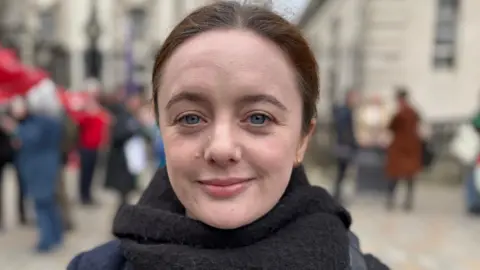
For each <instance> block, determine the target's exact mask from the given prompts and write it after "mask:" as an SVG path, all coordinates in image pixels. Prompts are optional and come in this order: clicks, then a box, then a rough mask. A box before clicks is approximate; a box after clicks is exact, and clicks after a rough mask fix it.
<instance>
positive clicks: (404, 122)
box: [386, 88, 422, 210]
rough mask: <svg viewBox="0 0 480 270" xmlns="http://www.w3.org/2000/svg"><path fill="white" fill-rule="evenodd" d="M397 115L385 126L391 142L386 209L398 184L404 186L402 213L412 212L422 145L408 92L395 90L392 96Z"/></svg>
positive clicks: (417, 120) (420, 164) (418, 119)
mask: <svg viewBox="0 0 480 270" xmlns="http://www.w3.org/2000/svg"><path fill="white" fill-rule="evenodd" d="M396 99H397V106H398V111H397V113H396V114H395V115H394V116H393V118H392V120H391V121H390V124H389V126H388V128H389V130H390V132H391V134H392V137H393V138H392V142H391V144H390V146H389V147H388V152H387V165H386V170H387V175H388V177H389V179H390V180H389V183H388V196H387V208H388V209H391V208H393V205H394V195H395V189H396V187H397V184H398V182H399V181H405V182H406V183H407V197H406V200H405V204H404V208H405V210H411V209H412V203H413V189H414V181H415V176H416V175H417V173H419V172H420V170H421V169H422V141H421V138H420V136H419V134H418V126H419V123H420V117H419V115H418V113H417V111H416V110H415V109H414V108H413V106H412V105H411V104H410V102H409V100H408V92H407V90H406V89H404V88H399V89H398V90H397V94H396Z"/></svg>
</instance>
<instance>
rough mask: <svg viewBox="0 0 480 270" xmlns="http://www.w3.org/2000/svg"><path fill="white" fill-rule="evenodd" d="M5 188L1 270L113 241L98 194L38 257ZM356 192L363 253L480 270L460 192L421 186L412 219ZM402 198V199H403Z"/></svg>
mask: <svg viewBox="0 0 480 270" xmlns="http://www.w3.org/2000/svg"><path fill="white" fill-rule="evenodd" d="M309 174H310V177H311V179H312V180H313V181H314V182H315V184H318V185H322V186H325V187H329V186H331V184H330V183H328V181H326V180H325V179H323V178H322V176H321V172H320V171H318V170H317V171H315V170H312V171H310V172H309ZM145 179H148V176H146V178H145ZM67 180H68V181H67V186H68V191H69V194H70V195H71V198H75V196H74V194H75V188H76V177H75V174H74V173H72V172H70V173H69V175H68V177H67ZM145 182H146V181H144V183H145ZM3 184H4V185H5V186H4V192H5V198H4V199H5V200H6V202H5V204H6V208H7V209H5V210H6V217H7V222H6V230H5V231H4V232H0V266H1V267H0V269H2V270H44V269H48V270H60V269H62V270H63V269H65V268H66V265H67V264H68V262H69V261H70V260H71V258H72V257H73V256H74V255H75V254H78V253H79V252H81V251H84V250H88V249H90V248H92V247H94V246H96V245H98V244H101V243H104V242H105V241H108V240H109V239H111V234H110V228H111V221H112V218H113V214H114V212H115V205H116V201H115V196H114V195H113V194H111V193H108V192H106V191H101V189H98V193H97V194H96V195H97V198H101V207H98V208H89V209H86V208H82V207H80V206H77V205H74V209H73V211H74V213H75V222H76V228H75V230H74V231H73V232H72V233H69V234H68V235H67V237H66V242H65V244H64V245H63V246H62V247H61V248H60V249H58V250H57V251H55V252H54V253H52V254H48V255H38V254H35V253H34V252H33V250H32V248H33V245H34V243H35V241H36V233H35V230H34V228H33V227H19V226H17V225H16V213H15V211H14V205H13V203H12V202H13V201H14V199H15V194H16V192H15V189H16V186H15V181H14V179H13V175H11V174H9V173H8V174H7V177H6V179H5V182H4V183H3ZM349 190H350V191H349ZM351 190H352V187H351V185H348V186H347V191H346V196H347V197H348V198H349V200H348V201H349V203H348V205H347V209H349V211H350V212H351V214H352V216H353V220H354V222H353V226H352V230H353V231H354V232H355V233H356V234H357V235H358V236H359V237H360V240H361V246H362V249H363V251H364V252H366V253H373V254H374V255H375V256H377V257H379V258H380V259H381V260H382V261H384V262H385V263H387V264H388V265H390V266H391V268H392V269H401V270H410V269H411V270H416V269H422V270H478V269H480V256H478V251H479V246H480V218H474V217H469V216H468V215H466V214H465V213H464V205H463V197H462V190H461V188H460V187H445V186H434V185H433V186H432V185H422V184H421V183H420V185H419V186H418V189H417V191H416V192H417V193H416V201H415V209H414V210H413V211H412V212H409V213H407V212H405V211H403V210H402V209H401V207H398V208H397V209H395V210H394V211H391V212H388V211H387V210H385V207H384V199H383V198H381V197H374V196H369V197H358V196H357V197H355V196H353V194H352V192H351ZM397 195H399V196H398V197H399V199H400V198H401V197H402V195H403V194H402V192H400V194H397ZM72 200H73V199H72ZM73 202H74V203H75V201H74V200H73Z"/></svg>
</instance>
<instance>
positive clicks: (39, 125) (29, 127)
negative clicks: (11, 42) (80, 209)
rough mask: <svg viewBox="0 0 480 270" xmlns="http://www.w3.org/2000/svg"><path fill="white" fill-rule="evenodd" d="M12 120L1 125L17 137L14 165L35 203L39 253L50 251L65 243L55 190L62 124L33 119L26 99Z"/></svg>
mask: <svg viewBox="0 0 480 270" xmlns="http://www.w3.org/2000/svg"><path fill="white" fill-rule="evenodd" d="M11 111H12V116H13V117H14V118H15V120H13V119H11V118H5V119H4V121H3V122H2V126H3V127H4V129H6V130H7V131H9V132H10V133H11V134H15V136H16V137H15V138H14V147H16V149H17V153H16V155H15V163H16V164H17V168H18V172H19V174H20V179H21V180H22V182H24V184H25V188H26V191H27V194H28V195H29V196H30V197H31V198H32V199H33V202H34V205H35V213H36V218H37V226H38V229H39V241H38V244H37V246H36V250H37V251H38V252H42V253H43V252H48V251H51V250H52V249H53V248H54V247H55V246H57V245H59V244H61V242H62V240H63V228H62V221H61V217H60V211H59V209H58V205H57V202H56V198H55V190H56V184H57V179H58V171H59V167H60V153H61V151H60V143H59V142H60V140H61V124H60V121H58V120H57V119H55V118H54V117H49V116H41V115H34V114H31V113H30V112H29V111H28V108H27V103H26V101H25V100H24V99H23V98H18V99H16V100H14V101H13V103H12V107H11Z"/></svg>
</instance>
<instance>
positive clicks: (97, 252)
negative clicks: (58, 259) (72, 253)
mask: <svg viewBox="0 0 480 270" xmlns="http://www.w3.org/2000/svg"><path fill="white" fill-rule="evenodd" d="M124 264H125V259H124V257H123V255H122V252H121V250H120V241H118V240H115V241H111V242H108V243H106V244H103V245H101V246H99V247H96V248H94V249H92V250H90V251H86V252H83V253H80V254H79V255H77V256H76V257H75V258H73V260H72V261H71V262H70V263H69V264H68V267H67V270H122V269H123V268H124Z"/></svg>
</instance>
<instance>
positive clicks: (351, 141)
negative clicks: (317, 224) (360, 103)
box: [333, 91, 358, 203]
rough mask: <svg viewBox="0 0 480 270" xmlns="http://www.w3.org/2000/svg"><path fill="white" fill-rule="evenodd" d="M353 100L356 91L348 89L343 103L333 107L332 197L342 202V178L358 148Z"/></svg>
mask: <svg viewBox="0 0 480 270" xmlns="http://www.w3.org/2000/svg"><path fill="white" fill-rule="evenodd" d="M355 102H356V92H354V91H349V92H348V93H347V95H346V97H345V104H341V105H336V106H335V107H334V109H333V121H334V128H335V135H336V145H335V149H334V154H335V156H336V158H337V177H336V179H335V186H334V189H333V197H334V198H335V199H336V200H337V201H339V202H340V203H341V202H342V184H343V180H344V179H345V176H346V173H347V170H348V168H349V167H350V164H351V163H352V161H353V159H354V157H355V154H356V151H357V148H358V142H357V138H356V136H355V125H354V106H355Z"/></svg>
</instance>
